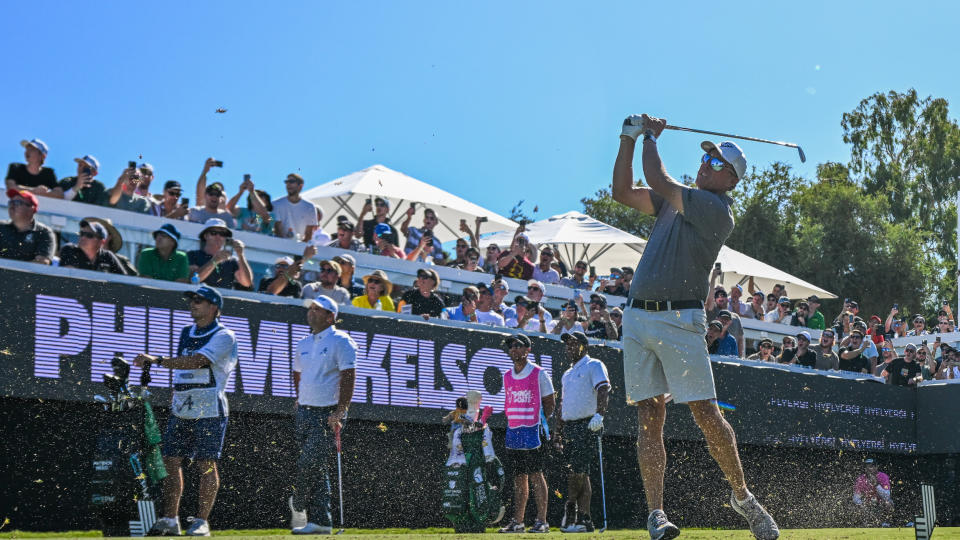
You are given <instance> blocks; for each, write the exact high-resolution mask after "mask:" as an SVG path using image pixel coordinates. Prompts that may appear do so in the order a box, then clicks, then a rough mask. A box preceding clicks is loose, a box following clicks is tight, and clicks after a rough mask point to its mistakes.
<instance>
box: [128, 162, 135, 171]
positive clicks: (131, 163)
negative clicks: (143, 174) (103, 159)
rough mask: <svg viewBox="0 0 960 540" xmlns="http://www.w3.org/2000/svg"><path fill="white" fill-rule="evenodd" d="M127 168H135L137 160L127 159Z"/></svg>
mask: <svg viewBox="0 0 960 540" xmlns="http://www.w3.org/2000/svg"><path fill="white" fill-rule="evenodd" d="M127 168H128V169H136V168H137V162H136V161H128V162H127Z"/></svg>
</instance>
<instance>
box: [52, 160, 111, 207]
mask: <svg viewBox="0 0 960 540" xmlns="http://www.w3.org/2000/svg"><path fill="white" fill-rule="evenodd" d="M74 161H76V162H77V175H76V176H68V177H66V178H64V179H62V180H60V182H59V183H58V184H57V188H56V189H54V190H53V191H52V192H51V196H53V197H56V198H58V199H66V200H68V201H77V202H82V203H87V204H99V205H103V204H106V202H107V187H106V186H104V185H103V183H102V182H100V181H99V180H97V179H96V176H97V173H98V172H100V162H99V161H97V158H95V157H93V156H91V155H90V154H86V155H84V156H83V157H79V158H74Z"/></svg>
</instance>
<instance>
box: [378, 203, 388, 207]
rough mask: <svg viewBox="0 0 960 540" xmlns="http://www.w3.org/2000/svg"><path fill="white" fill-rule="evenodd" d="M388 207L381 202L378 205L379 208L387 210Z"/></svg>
mask: <svg viewBox="0 0 960 540" xmlns="http://www.w3.org/2000/svg"><path fill="white" fill-rule="evenodd" d="M386 207H387V205H385V204H383V203H379V202H378V203H377V208H386Z"/></svg>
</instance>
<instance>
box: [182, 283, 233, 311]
mask: <svg viewBox="0 0 960 540" xmlns="http://www.w3.org/2000/svg"><path fill="white" fill-rule="evenodd" d="M183 296H185V297H187V298H189V299H191V300H193V299H194V298H202V299H204V300H206V301H207V302H210V303H211V304H213V305H215V306H217V308H218V309H223V297H222V296H220V293H219V292H217V290H216V289H214V288H212V287H207V286H206V285H202V286H200V287H199V288H198V289H197V290H195V291H187V292H185V293H183Z"/></svg>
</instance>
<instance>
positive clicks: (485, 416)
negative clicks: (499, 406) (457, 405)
mask: <svg viewBox="0 0 960 540" xmlns="http://www.w3.org/2000/svg"><path fill="white" fill-rule="evenodd" d="M491 414H493V407H491V406H490V405H487V406H486V407H484V408H483V412H482V413H480V423H481V424H483V425H487V419H488V418H490V415H491Z"/></svg>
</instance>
